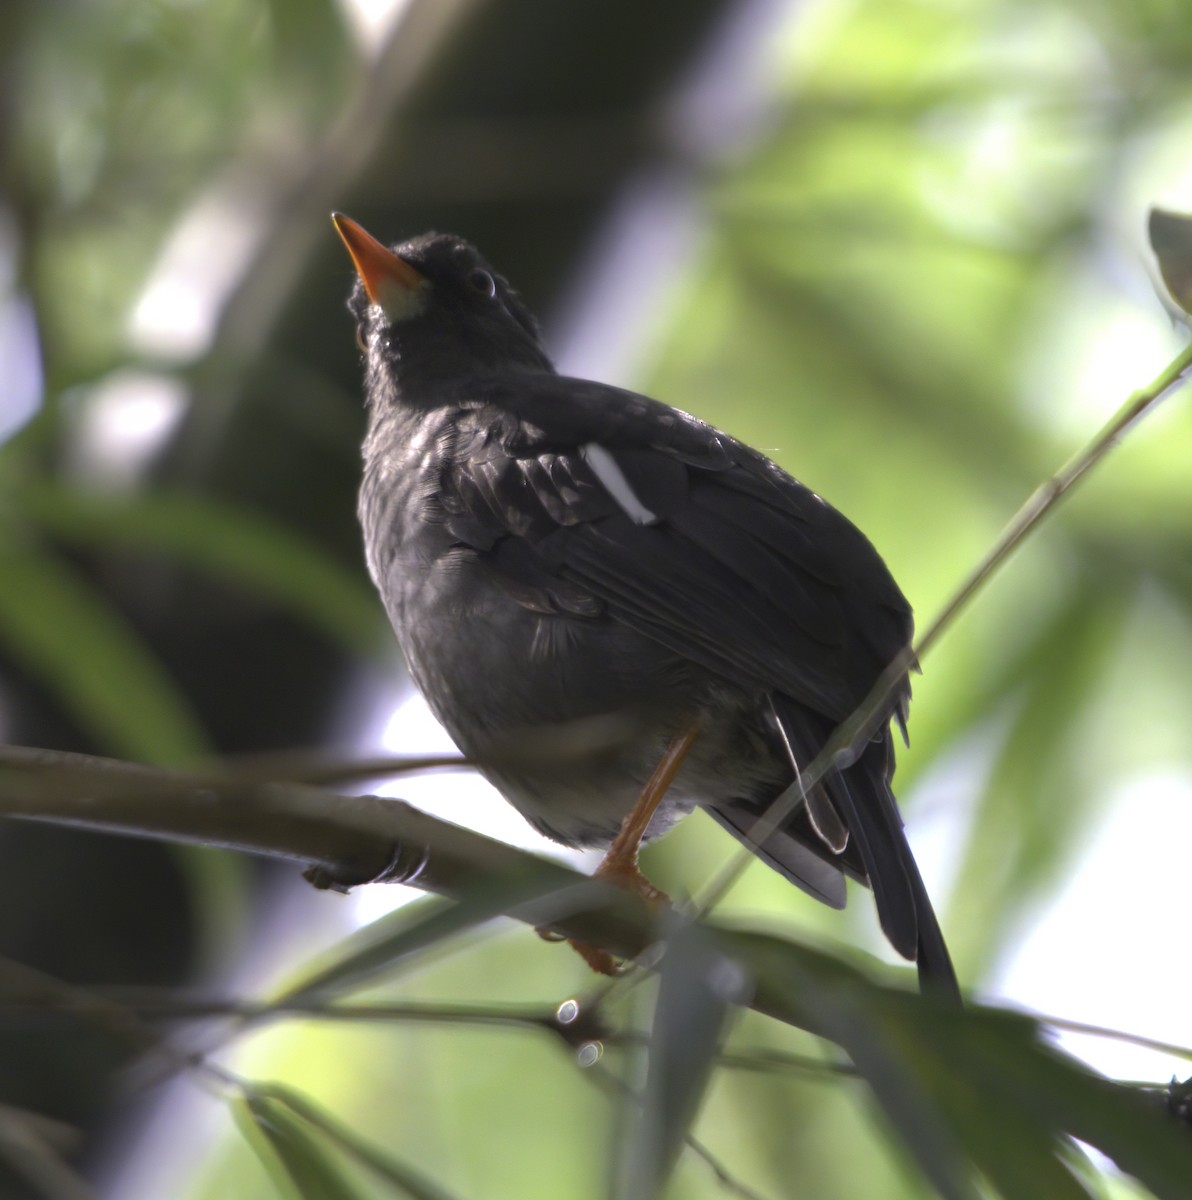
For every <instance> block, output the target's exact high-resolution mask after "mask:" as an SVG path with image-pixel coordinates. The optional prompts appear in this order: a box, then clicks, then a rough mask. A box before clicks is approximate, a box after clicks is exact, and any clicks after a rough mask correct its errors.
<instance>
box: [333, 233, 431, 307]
mask: <svg viewBox="0 0 1192 1200" xmlns="http://www.w3.org/2000/svg"><path fill="white" fill-rule="evenodd" d="M331 220H332V222H333V224H334V225H335V230H336V232H337V233H338V234H339V236H340V237H341V238H343V242H344V245H345V246H347V248H348V253H349V254H350V255H351V256H352V262H353V263H355V265H356V273H357V274H358V275H359V276H360V282H361V283H363V284H364V291H365V293H366V294H367V296H368V298H369V300H370V301H371V302H372V303H373V304H379V305H380V306H381V307H382V308H384V309H386V310H388V309H389V308H391V307H394V308H404V307H406V305H407V304H408V301H409V298H410V294H411V293H412V292H415V291H417V290H418V289H419V288H421V287H422V285H423V284H425V283H426V276H424V275H423V274H422V273H421V272H420V271H417V270H415V269H414V268H413V267H412V266H410V264H409V263H408V262H406V260H405V259H404V258H401V257H399V256H398V255H396V254H394V253H393V251H392V250H390V249H389V248H388V247H387V246H383V245H382V244H381V243H380V242H378V241H377V239H376V238H375V237H373V235H372V234H371V233H369V232H368V231H367V230H366V229H365V228H364V226H363V225H358V224H357V223H356V222H355V221H353V220H352V218H351V217H345V216H344V215H343V213H332V214H331ZM399 297H404V299H405V302H406V303H405V304H403V303H401V302H400V301H399V302H398V303H397V304H394V301H395V300H398V299H399Z"/></svg>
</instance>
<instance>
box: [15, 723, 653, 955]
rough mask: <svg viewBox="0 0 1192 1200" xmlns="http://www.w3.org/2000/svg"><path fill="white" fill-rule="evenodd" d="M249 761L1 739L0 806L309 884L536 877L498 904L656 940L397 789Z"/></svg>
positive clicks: (609, 893)
mask: <svg viewBox="0 0 1192 1200" xmlns="http://www.w3.org/2000/svg"><path fill="white" fill-rule="evenodd" d="M256 772H257V768H255V767H254V768H253V769H252V770H251V771H250V772H249V773H248V774H247V775H246V776H242V775H240V774H239V773H237V772H236V771H235V770H234V769H226V770H218V769H215V770H209V771H185V772H184V771H171V770H164V769H160V768H156V767H147V766H142V765H139V764H132V763H125V762H119V761H117V760H114V759H106V758H95V757H91V756H88V755H81V754H67V753H61V752H56V751H49V750H37V749H32V748H29V747H23V746H4V747H0V815H3V816H8V817H13V818H17V819H19V820H29V821H42V822H48V823H51V824H55V825H71V826H76V827H79V828H84V829H94V830H98V831H101V832H106V833H121V834H129V835H133V836H136V837H147V838H153V839H157V840H163V841H170V842H186V843H191V844H197V845H204V846H219V847H223V848H226V849H231V850H239V851H244V852H247V853H252V854H259V855H265V856H267V857H269V858H277V859H284V860H286V861H289V862H296V863H300V864H302V865H303V866H304V867H305V868H306V872H305V873H306V876H307V878H308V879H309V880H310V882H311V883H313V884H314V885H315V886H316V887H323V888H335V889H337V890H344V891H346V890H347V889H348V888H350V887H353V886H356V885H358V884H362V883H405V884H408V885H410V886H411V887H416V888H419V889H421V890H423V891H428V892H437V893H441V894H445V895H450V896H458V895H459V894H460V893H461V892H462V891H465V890H467V889H472V888H477V887H480V886H483V885H484V884H485V883H486V882H488V883H496V882H497V881H501V880H508V879H510V878H520V879H531V880H533V881H536V882H541V885H542V887H541V895H540V898H539V899H536V900H532V901H529V902H523V903H520V904H518V905H516V906H515V907H514V908H513V909H512V910H511V911H510V912H509V914H508V915H510V916H512V917H515V918H517V919H518V920H523V921H527V922H530V923H532V924H534V925H536V926H544V927H547V928H550V929H552V930H555V931H556V932H558V933H560V934H562V935H564V936H566V937H569V938H574V939H576V940H579V941H584V942H588V943H589V944H591V945H595V946H600V947H601V948H604V949H607V950H609V951H610V952H612V953H613V954H616V955H619V956H621V957H623V958H628V959H632V958H636V957H637V956H638V955H640V954H641V953H642V951H643V950H644V949H645V948H646V946H648V945H649V944H650V943H651V942H653V941H655V940H657V937H658V928H659V918H658V914H657V913H655V912H653V911H652V910H651V909H650V908H649V906H648V905H646V904H645V903H644V902H643V901H642V900H640V899H639V898H638V897H636V896H632V895H630V894H629V893H628V892H625V891H623V890H622V889H621V888H618V887H615V886H612V885H610V884H606V883H602V882H599V881H595V880H591V879H589V878H588V877H587V876H585V875H581V874H579V873H578V872H575V871H572V870H571V869H570V868H568V867H565V866H563V865H562V864H560V863H555V862H551V861H549V860H547V859H543V858H539V857H537V856H536V855H532V854H528V853H526V852H525V851H523V850H519V849H517V848H516V847H513V846H508V845H506V844H505V843H503V842H498V841H494V840H493V839H491V838H487V837H484V836H482V835H481V834H478V833H473V832H472V831H471V830H468V829H464V828H462V827H460V826H458V825H452V824H449V823H448V822H446V821H440V820H438V819H436V818H434V817H431V816H428V815H427V814H426V813H423V812H419V811H418V809H416V808H413V807H412V806H410V805H409V804H406V803H405V802H404V801H401V800H393V799H389V798H386V797H380V796H349V795H342V794H339V793H336V792H331V791H327V790H325V789H322V788H318V787H311V786H307V785H305V784H296V783H286V782H277V781H262V780H261V779H260V778H259V776H258V775H257V773H256Z"/></svg>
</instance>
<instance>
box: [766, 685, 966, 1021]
mask: <svg viewBox="0 0 1192 1200" xmlns="http://www.w3.org/2000/svg"><path fill="white" fill-rule="evenodd" d="M774 712H775V715H776V717H777V719H778V722H779V724H780V726H781V727H782V730H783V735H784V738H785V740H786V742H787V744H788V746H789V747H791V748H792V749H795V750H797V752H798V753H800V754H801V755H802V756H803V765H806V762H807V761H809V760H810V758H811V757H814V755H815V754H816V753H818V752H819V750H820V748H821V746H822V744H823V742H824V740H825V738H826V731H824V730H822V729H819V728H815V726H816V725H817V724H819V722H818V721H817V719H816V717H815V715H814V714H812V713H810V712H809V711H808V710H806V709H804V708H802V707H801V706H799V705H797V704H795V703H794V701H791V700H788V699H787V698H786V697H782V696H775V697H774ZM888 738H889V734H888V733H887V734H886V736H885V739H884V740H883V741H881V742H874V743H872V744H871V745H870V746H869V747H867V748H866V750H865V751H864V753H863V754H862V755H861V756H860V758H859V759H858V760H857V761H856V762H855V763H854V764H853V765H852V766H851V767H849V768H848V769H847V770H845V771H842V772H838V773H835V774H833V775H830V776H828V777H826V778H825V779H824V780H823V781H822V782H821V784H820V787H822V788H823V789H824V791H825V792H826V793H827V796H828V797H829V799H830V802H831V805H832V807H834V808H835V810H836V812H837V813H838V814H839V815H840V818H841V819H842V821H843V823H844V825H845V826H846V827H847V829H848V841H849V845H848V847H847V852H846V854H845V855H844V856H843V858H848V859H852V861H853V863H854V864H857V860H859V865H860V866H861V867H862V868H863V874H864V877H865V878H866V879H867V881H868V883H869V885H870V887H871V888H872V889H873V898H874V903H875V906H876V908H877V914H878V920H879V922H880V923H881V927H882V931H883V932H884V933H885V935H886V937H887V938H889V940H890V943H891V944H892V945H893V946H894V948H895V949H896V950H897V951H898V952H899V954H901V955H902V956H903V957H904V958H908V959H911V960H912V961H914V962H915V963H916V964H917V965H918V969H919V979H920V984H921V986H922V987H923V988H924V990H932V991H934V992H935V993H936V994H938V995H947V996H949V997H951V998H953V999H955V1000H957V1001H959V999H960V988H959V985H958V983H957V980H956V973H955V971H954V969H953V967H952V960H951V957H950V955H949V954H948V948H947V945H946V944H945V942H944V936H943V933H942V931H941V930H940V926H939V921H938V920H937V918H936V915H935V910H934V909H933V908H932V905H931V899H930V897H929V896H928V894H927V888H926V886H925V885H924V883H923V877H922V875H920V873H919V867H918V864H917V863H916V862H915V858H914V855H913V854H912V853H911V848H910V844H909V843H908V842H907V839H906V832H905V830H904V829H903V825H902V818H901V816H900V814H899V812H898V805H897V804H896V802H895V800H894V793H893V792H892V791H891V790H890V776H891V775H892V773H893V768H894V762H893V754H892V752H891V749H890V745H889V742H888ZM802 816H803V821H804V823H805V824H806V825H807V827H808V829H809V830H811V836H812V837H813V838H814V837H815V833H814V829H813V825H812V822H810V821H808V820H807V817H806V814H802ZM787 828H789V825H788V827H787ZM792 832H793V831H792ZM796 836H798V835H796ZM799 840H800V841H802V842H804V844H806V837H805V836H804V837H800V838H799ZM817 849H822V847H817ZM771 865H773V864H771ZM843 865H844V864H843V862H842V866H843ZM845 869H847V868H845ZM784 873H785V872H784ZM849 873H850V874H853V873H856V872H855V868H854V870H850V871H849Z"/></svg>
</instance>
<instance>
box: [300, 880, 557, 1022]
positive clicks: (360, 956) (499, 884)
mask: <svg viewBox="0 0 1192 1200" xmlns="http://www.w3.org/2000/svg"><path fill="white" fill-rule="evenodd" d="M557 890H558V879H557V877H556V876H554V875H553V874H552V873H551V872H550V871H549V870H543V871H542V872H539V871H537V870H535V869H534V868H533V867H531V868H530V869H529V870H527V871H526V872H525V873H524V874H520V873H519V874H510V875H505V876H502V877H501V878H491V877H489V878H485V879H482V880H481V881H480V882H479V883H478V884H476V885H474V886H473V887H471V888H467V889H461V890H460V892H459V893H458V894H457V896H456V897H454V898H452V899H442V898H440V897H438V896H434V897H429V898H426V899H422V900H416V901H413V902H411V903H410V904H406V905H403V906H402V907H401V908H398V909H395V910H394V911H393V912H391V913H386V914H385V916H383V917H379V918H378V919H377V920H375V921H373V922H372V923H371V924H369V925H366V926H365V927H364V928H363V929H361V930H358V931H357V932H356V933H354V934H352V935H351V936H350V937H347V938H345V939H344V940H343V941H342V942H340V944H339V945H338V946H336V947H335V949H334V950H333V951H332V952H331V955H330V960H331V961H330V962H328V963H327V964H325V965H324V966H321V967H319V968H317V969H316V970H315V971H314V972H313V973H311V974H309V975H307V976H306V977H305V978H304V979H302V980H301V982H299V983H297V984H295V985H293V986H292V987H290V988H287V989H286V990H285V991H284V992H283V993H282V995H281V996H280V997H279V999H282V1000H296V999H309V998H312V997H328V998H331V997H334V996H341V995H344V994H345V993H347V992H351V991H355V990H356V989H358V988H361V987H365V986H366V985H368V984H370V983H373V982H375V981H376V980H377V979H379V978H380V977H382V976H383V975H385V974H386V973H388V972H390V971H393V970H395V969H397V968H398V967H400V966H402V965H404V964H405V963H406V962H407V961H408V960H410V959H411V958H414V957H416V956H418V955H420V954H422V953H424V952H425V951H427V950H437V949H440V948H441V947H442V946H443V945H444V944H445V943H446V942H448V941H449V940H450V939H451V938H453V937H456V936H458V935H459V934H461V933H466V932H467V931H468V930H470V929H474V928H476V926H478V925H482V924H484V923H485V922H486V921H491V920H493V919H494V918H496V917H499V916H501V915H502V914H503V913H507V912H510V911H511V910H513V909H515V908H518V907H520V906H521V905H522V904H525V903H527V902H530V901H536V900H541V899H542V898H543V897H544V896H549V895H550V894H551V893H552V892H556V891H557Z"/></svg>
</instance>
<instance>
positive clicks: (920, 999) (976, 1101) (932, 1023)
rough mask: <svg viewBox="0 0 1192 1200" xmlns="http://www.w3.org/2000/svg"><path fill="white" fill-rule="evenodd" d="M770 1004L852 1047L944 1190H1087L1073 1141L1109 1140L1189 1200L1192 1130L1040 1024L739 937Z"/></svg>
mask: <svg viewBox="0 0 1192 1200" xmlns="http://www.w3.org/2000/svg"><path fill="white" fill-rule="evenodd" d="M722 945H723V948H724V952H725V953H726V954H728V955H735V956H736V957H737V958H738V961H739V962H740V963H741V964H742V966H743V967H744V969H745V970H747V971H750V972H752V973H753V976H754V978H755V979H756V981H757V986H758V992H759V995H760V996H761V997H762V998H763V1001H764V1006H765V1007H766V1008H767V1009H768V1010H770V1011H773V1012H774V1013H775V1014H776V1015H779V1016H782V1017H783V1018H784V1019H788V1020H792V1021H793V1022H794V1023H795V1024H798V1025H801V1026H803V1027H805V1028H809V1029H813V1030H815V1031H816V1032H818V1033H820V1034H822V1035H823V1036H826V1037H829V1038H831V1039H832V1040H833V1041H834V1042H836V1043H837V1044H838V1045H840V1046H841V1047H842V1048H843V1049H844V1050H845V1051H846V1053H847V1054H848V1055H849V1057H850V1058H851V1059H852V1061H853V1062H854V1063H855V1065H856V1066H857V1068H858V1070H859V1072H860V1073H861V1074H862V1075H863V1076H864V1077H865V1079H866V1081H867V1082H868V1083H869V1085H870V1086H871V1087H872V1089H873V1092H874V1095H875V1097H876V1098H877V1100H878V1102H879V1104H880V1105H881V1106H882V1108H883V1110H884V1112H885V1115H886V1117H887V1120H888V1121H889V1122H890V1124H891V1125H892V1127H893V1128H894V1129H895V1131H896V1132H897V1133H898V1135H899V1136H900V1138H901V1139H902V1140H903V1142H904V1144H905V1145H906V1147H907V1149H908V1150H909V1151H910V1152H911V1154H912V1155H913V1157H914V1158H915V1160H916V1161H917V1162H918V1164H919V1166H920V1168H921V1169H922V1170H923V1172H924V1174H925V1175H926V1176H927V1178H928V1179H930V1180H931V1181H932V1182H933V1184H934V1185H935V1187H936V1188H937V1189H938V1190H939V1192H940V1194H941V1195H942V1196H945V1197H948V1198H949V1200H952V1198H956V1200H959V1198H961V1197H964V1198H966V1200H967V1198H970V1197H973V1196H976V1195H977V1194H978V1192H977V1190H976V1180H977V1179H978V1178H979V1177H981V1176H983V1177H984V1178H985V1179H986V1180H988V1181H989V1182H990V1183H992V1184H993V1185H994V1186H995V1187H996V1188H997V1190H998V1193H999V1194H1000V1195H1001V1196H1002V1197H1003V1198H1004V1200H1037V1198H1038V1197H1039V1196H1047V1197H1049V1198H1051V1197H1056V1198H1058V1200H1084V1198H1085V1197H1087V1196H1088V1195H1089V1194H1090V1193H1089V1192H1088V1190H1087V1189H1086V1188H1085V1187H1084V1185H1083V1184H1082V1183H1081V1182H1080V1180H1079V1179H1078V1178H1077V1176H1076V1175H1075V1174H1073V1172H1072V1170H1071V1169H1070V1167H1069V1165H1068V1162H1067V1159H1068V1157H1069V1155H1070V1154H1071V1142H1070V1141H1069V1140H1068V1139H1071V1138H1078V1139H1080V1140H1081V1141H1084V1142H1087V1143H1088V1144H1090V1145H1093V1146H1095V1147H1096V1148H1097V1149H1099V1150H1101V1151H1102V1153H1104V1154H1106V1155H1108V1156H1109V1157H1110V1158H1112V1159H1114V1161H1115V1162H1116V1163H1117V1164H1118V1166H1119V1167H1121V1169H1122V1170H1123V1171H1126V1172H1128V1173H1130V1174H1132V1175H1134V1176H1135V1177H1136V1178H1137V1179H1139V1180H1140V1181H1141V1182H1142V1183H1143V1184H1145V1185H1146V1186H1147V1187H1148V1188H1150V1189H1151V1191H1152V1192H1153V1193H1154V1195H1155V1196H1157V1197H1160V1200H1186V1198H1187V1195H1188V1190H1187V1181H1188V1180H1189V1179H1192V1139H1190V1138H1188V1137H1187V1135H1186V1130H1184V1129H1183V1128H1181V1126H1180V1125H1179V1124H1178V1123H1177V1122H1176V1121H1174V1120H1171V1119H1170V1118H1168V1117H1167V1116H1166V1115H1165V1114H1164V1112H1163V1111H1162V1109H1161V1108H1160V1106H1158V1105H1154V1104H1151V1103H1149V1102H1148V1101H1147V1100H1145V1099H1144V1098H1142V1097H1141V1096H1140V1095H1138V1094H1135V1093H1132V1092H1131V1091H1129V1090H1128V1089H1126V1088H1124V1087H1121V1086H1119V1085H1116V1084H1113V1083H1110V1082H1109V1081H1107V1080H1106V1079H1104V1078H1103V1077H1101V1076H1099V1075H1097V1074H1095V1073H1094V1072H1092V1071H1089V1070H1088V1069H1087V1068H1085V1067H1083V1066H1081V1065H1080V1064H1079V1063H1078V1062H1077V1061H1076V1060H1075V1059H1073V1058H1071V1057H1069V1056H1068V1055H1066V1054H1063V1053H1062V1052H1061V1051H1059V1050H1057V1049H1055V1048H1054V1047H1052V1046H1049V1045H1047V1044H1045V1043H1044V1042H1043V1041H1042V1040H1041V1038H1040V1031H1039V1028H1038V1026H1037V1025H1036V1023H1035V1022H1033V1021H1031V1020H1030V1019H1029V1018H1027V1017H1024V1016H1020V1015H1018V1014H1013V1013H1007V1012H1004V1011H1000V1010H996V1009H987V1008H981V1007H970V1008H967V1009H963V1010H962V1009H958V1008H956V1007H954V1006H951V1005H946V1004H943V1003H941V1002H939V1001H937V1000H935V999H933V998H932V997H927V996H917V995H914V994H913V993H908V992H905V991H901V990H898V989H894V988H888V987H883V986H881V985H878V984H876V983H875V982H873V981H871V980H869V979H867V978H865V977H864V976H863V975H861V974H860V973H859V972H857V971H856V970H855V969H853V968H850V967H848V966H847V965H846V964H844V963H843V962H841V961H838V960H834V959H831V958H829V957H827V956H825V955H823V954H821V953H819V952H816V951H812V950H809V949H808V948H807V947H803V946H796V945H794V944H792V943H789V942H785V941H781V940H779V939H776V938H771V937H767V936H764V935H759V934H747V933H736V934H729V935H727V936H726V938H725V941H724V942H723V943H722Z"/></svg>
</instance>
